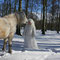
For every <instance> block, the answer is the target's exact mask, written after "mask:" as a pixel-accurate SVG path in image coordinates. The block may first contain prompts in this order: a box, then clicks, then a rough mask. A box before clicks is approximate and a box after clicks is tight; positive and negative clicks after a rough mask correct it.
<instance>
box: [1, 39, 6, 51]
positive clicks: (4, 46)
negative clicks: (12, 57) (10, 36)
mask: <svg viewBox="0 0 60 60" xmlns="http://www.w3.org/2000/svg"><path fill="white" fill-rule="evenodd" d="M6 44H7V38H6V39H4V45H3V48H2V50H3V51H5V48H6Z"/></svg>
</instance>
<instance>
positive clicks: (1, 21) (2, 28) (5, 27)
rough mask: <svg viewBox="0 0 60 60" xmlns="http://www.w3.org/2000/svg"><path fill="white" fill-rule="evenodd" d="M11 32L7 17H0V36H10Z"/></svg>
mask: <svg viewBox="0 0 60 60" xmlns="http://www.w3.org/2000/svg"><path fill="white" fill-rule="evenodd" d="M9 33H10V26H9V24H8V21H7V20H6V19H5V18H0V38H6V37H8V35H9Z"/></svg>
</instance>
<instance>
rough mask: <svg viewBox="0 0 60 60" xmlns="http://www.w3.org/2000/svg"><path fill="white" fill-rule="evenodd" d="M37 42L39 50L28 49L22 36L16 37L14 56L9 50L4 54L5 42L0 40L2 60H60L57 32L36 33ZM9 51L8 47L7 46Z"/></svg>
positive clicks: (0, 56)
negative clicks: (24, 48)
mask: <svg viewBox="0 0 60 60" xmlns="http://www.w3.org/2000/svg"><path fill="white" fill-rule="evenodd" d="M36 40H37V44H38V47H39V50H31V49H26V50H25V51H21V50H22V49H23V47H24V39H23V37H22V36H18V35H15V36H14V38H13V40H12V44H13V45H12V49H13V51H12V54H9V53H8V52H7V50H6V51H5V52H3V51H2V50H1V49H2V45H3V40H0V60H60V34H57V32H56V31H50V30H48V31H46V35H42V34H41V30H37V31H36ZM7 49H8V46H7Z"/></svg>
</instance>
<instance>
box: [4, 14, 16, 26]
mask: <svg viewBox="0 0 60 60" xmlns="http://www.w3.org/2000/svg"><path fill="white" fill-rule="evenodd" d="M4 18H6V19H7V21H8V23H9V24H10V25H12V26H16V25H17V19H16V16H15V15H14V14H9V15H7V16H4Z"/></svg>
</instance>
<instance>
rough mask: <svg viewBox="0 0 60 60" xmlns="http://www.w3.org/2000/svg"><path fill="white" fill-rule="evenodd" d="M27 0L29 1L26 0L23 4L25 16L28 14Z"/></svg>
mask: <svg viewBox="0 0 60 60" xmlns="http://www.w3.org/2000/svg"><path fill="white" fill-rule="evenodd" d="M28 2H29V0H26V5H25V13H26V16H27V14H28Z"/></svg>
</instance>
